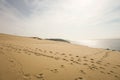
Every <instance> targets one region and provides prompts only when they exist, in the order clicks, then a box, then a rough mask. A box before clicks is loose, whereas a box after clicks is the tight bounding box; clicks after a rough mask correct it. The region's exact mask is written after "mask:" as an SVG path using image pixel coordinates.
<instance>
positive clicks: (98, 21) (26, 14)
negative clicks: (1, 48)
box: [0, 0, 120, 39]
mask: <svg viewBox="0 0 120 80" xmlns="http://www.w3.org/2000/svg"><path fill="white" fill-rule="evenodd" d="M0 18H1V19H0V24H1V25H2V27H0V28H1V29H2V30H1V31H0V32H9V33H12V32H15V33H17V34H20V35H21V34H24V35H30V36H31V35H37V36H40V37H61V38H68V39H73V38H74V39H78V37H79V36H80V37H81V38H99V37H101V38H104V37H107V36H108V37H110V36H111V37H114V35H116V36H118V37H120V36H119V34H118V31H119V30H120V28H119V26H120V1H119V0H19V1H18V0H1V1H0ZM6 23H7V24H6ZM9 26H11V28H10V27H9ZM16 26H17V27H16ZM6 29H8V30H7V31H6ZM112 30H116V32H114V31H112ZM113 32H114V34H113ZM106 33H107V34H106ZM79 39H80V38H79Z"/></svg>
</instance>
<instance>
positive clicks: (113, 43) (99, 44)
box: [77, 39, 120, 51]
mask: <svg viewBox="0 0 120 80" xmlns="http://www.w3.org/2000/svg"><path fill="white" fill-rule="evenodd" d="M77 43H78V44H80V45H85V46H88V47H93V48H103V49H111V50H118V51H120V39H97V40H96V39H95V40H80V41H79V42H77Z"/></svg>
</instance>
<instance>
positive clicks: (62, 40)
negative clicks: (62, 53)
mask: <svg viewBox="0 0 120 80" xmlns="http://www.w3.org/2000/svg"><path fill="white" fill-rule="evenodd" d="M45 40H52V41H60V42H67V43H70V41H68V40H64V39H57V38H56V39H54V38H50V39H45Z"/></svg>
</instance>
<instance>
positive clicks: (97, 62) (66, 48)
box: [0, 34, 120, 80]
mask: <svg viewBox="0 0 120 80" xmlns="http://www.w3.org/2000/svg"><path fill="white" fill-rule="evenodd" d="M0 80H120V52H118V51H111V50H104V49H97V48H89V47H86V46H80V45H74V44H69V43H65V42H58V41H57V42H56V41H49V40H37V39H33V38H27V37H19V36H12V35H6V34H0Z"/></svg>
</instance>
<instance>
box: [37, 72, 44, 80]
mask: <svg viewBox="0 0 120 80" xmlns="http://www.w3.org/2000/svg"><path fill="white" fill-rule="evenodd" d="M35 77H36V78H38V79H40V80H45V78H44V75H43V73H40V74H36V75H35Z"/></svg>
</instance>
